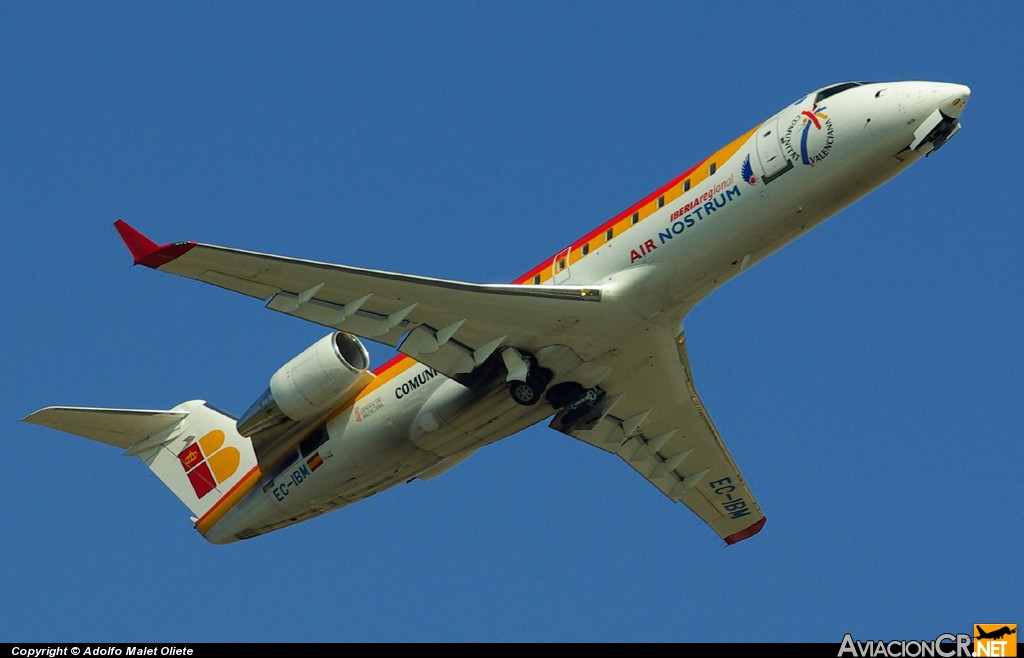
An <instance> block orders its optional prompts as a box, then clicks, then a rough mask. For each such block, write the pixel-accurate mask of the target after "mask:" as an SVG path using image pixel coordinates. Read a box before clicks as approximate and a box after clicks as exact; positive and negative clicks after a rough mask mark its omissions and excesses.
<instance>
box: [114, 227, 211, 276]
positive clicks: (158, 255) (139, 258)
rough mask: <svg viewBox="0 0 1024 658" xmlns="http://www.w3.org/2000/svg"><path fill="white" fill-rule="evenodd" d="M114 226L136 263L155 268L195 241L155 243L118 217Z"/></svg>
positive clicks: (182, 251)
mask: <svg viewBox="0 0 1024 658" xmlns="http://www.w3.org/2000/svg"><path fill="white" fill-rule="evenodd" d="M114 228H116V229H117V232H118V233H119V234H120V235H121V239H122V240H124V244H125V246H127V247H128V251H130V252H132V257H134V258H135V264H136V265H145V266H146V267H152V268H153V269H157V268H158V267H160V266H161V265H166V264H167V263H169V262H171V261H172V260H174V259H175V258H178V257H179V256H181V255H183V254H184V253H185V252H187V251H188V250H189V249H191V248H192V247H194V246H196V243H195V242H176V243H174V244H162V245H161V244H157V243H155V242H153V241H152V240H150V239H149V238H147V237H146V236H145V235H143V234H142V233H139V232H138V231H136V230H135V229H134V228H133V227H132V226H131V225H130V224H129V223H128V222H126V221H124V220H123V219H119V220H117V221H116V222H114Z"/></svg>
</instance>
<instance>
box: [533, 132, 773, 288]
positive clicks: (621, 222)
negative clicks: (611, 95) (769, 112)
mask: <svg viewBox="0 0 1024 658" xmlns="http://www.w3.org/2000/svg"><path fill="white" fill-rule="evenodd" d="M759 127H760V126H757V127H754V128H751V129H750V130H749V131H747V132H746V133H745V134H743V135H740V136H739V137H737V138H736V139H734V140H733V141H731V142H729V143H728V144H727V145H725V146H724V147H722V148H720V149H719V150H718V151H716V152H715V153H713V154H712V155H710V156H708V157H707V158H704V159H703V160H701V161H700V162H698V163H697V164H695V165H694V166H692V167H690V168H689V169H687V170H686V171H684V172H683V173H681V174H679V175H678V176H676V177H675V178H673V179H672V180H670V181H669V182H667V183H665V184H664V185H662V186H661V187H659V188H658V189H657V190H655V191H654V192H651V193H650V194H648V195H647V196H645V197H644V198H643V199H641V200H640V201H637V202H636V203H634V204H633V205H631V206H630V207H628V208H626V209H625V210H623V211H622V212H620V213H619V214H617V215H615V216H614V217H612V218H611V219H609V220H608V221H606V222H605V223H604V224H601V225H600V226H598V227H597V228H595V229H594V230H593V231H590V232H589V233H587V234H586V235H584V236H583V237H582V238H580V239H579V240H577V241H576V242H573V243H572V246H571V247H570V248H569V261H568V263H567V265H572V264H573V263H578V262H579V261H581V260H582V259H583V258H584V257H585V255H584V254H583V251H582V250H583V245H585V244H588V243H589V244H590V249H589V252H590V253H593V252H594V251H595V250H597V248H598V247H601V246H603V245H604V244H606V243H607V242H608V240H607V239H606V238H605V232H606V231H607V230H608V229H614V236H615V237H617V236H619V235H621V234H622V232H623V231H625V230H627V229H629V228H631V227H632V226H635V224H633V213H637V214H638V221H637V224H639V223H640V222H641V221H643V220H644V219H647V218H648V217H650V216H651V215H653V214H654V213H655V212H657V211H658V210H660V208H658V205H657V200H658V197H660V196H662V195H664V197H665V205H666V206H667V205H668V204H669V203H671V202H673V201H675V200H676V199H678V198H679V197H681V196H685V195H686V194H689V193H691V192H695V191H696V190H695V189H694V188H696V187H697V186H698V185H699V184H701V183H703V182H704V181H705V180H707V179H708V178H709V177H710V176H711V175H712V174H709V173H708V168H707V167H704V166H702V165H704V164H705V163H710V162H714V163H715V164H716V165H718V170H719V171H720V170H721V165H723V164H725V162H727V161H728V160H729V158H731V157H732V156H733V155H735V154H736V151H738V150H739V149H740V146H742V145H743V143H744V142H746V141H747V139H749V138H750V136H751V135H753V134H754V131H755V130H757V128H759ZM686 179H689V180H690V189H689V190H688V191H686V192H683V189H682V183H683V181H685V180H686ZM564 253H565V250H564V249H563V250H562V251H559V252H558V253H557V254H553V255H552V256H551V258H548V259H547V260H546V261H544V262H542V263H541V264H539V265H537V266H536V267H534V268H533V269H531V270H530V271H528V272H526V274H523V275H522V276H520V277H519V278H517V279H515V280H514V281H513V283H519V284H531V283H533V281H534V278H535V277H537V276H538V275H539V276H540V283H545V282H547V281H549V280H551V277H552V271H551V263H552V262H553V261H554V259H555V258H557V257H559V256H561V255H562V254H564Z"/></svg>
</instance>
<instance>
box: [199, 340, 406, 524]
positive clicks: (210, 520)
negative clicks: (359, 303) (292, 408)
mask: <svg viewBox="0 0 1024 658" xmlns="http://www.w3.org/2000/svg"><path fill="white" fill-rule="evenodd" d="M417 363H418V362H417V361H415V360H414V359H412V358H411V357H408V356H406V355H404V354H399V355H397V356H395V357H394V358H393V359H391V360H390V361H388V362H387V363H385V364H384V365H382V366H380V367H379V368H377V370H375V371H374V372H372V373H366V374H368V375H369V376H370V377H373V380H372V381H370V382H369V383H368V384H367V385H366V387H365V388H363V389H362V390H361V391H360V392H359V393H357V394H356V395H354V396H352V397H350V398H349V399H348V400H346V401H345V402H343V403H341V404H340V405H338V408H337V409H335V410H334V411H332V412H331V413H330V414H329V415H328V416H327V417H326V418H325V419H324V422H325V423H326V422H328V421H330V420H331V419H333V418H336V417H337V416H339V415H341V414H342V413H343V412H344V411H345V410H346V409H348V408H349V407H351V406H352V405H353V404H355V403H356V402H357V401H359V400H361V399H363V398H364V397H366V396H367V395H369V394H370V393H372V392H373V391H375V390H377V389H378V388H380V387H381V386H383V385H384V384H386V383H387V382H389V381H391V380H392V379H394V378H395V377H397V376H398V375H400V374H402V373H403V372H405V371H406V370H408V369H409V368H410V367H412V366H413V365H415V364H417ZM302 438H304V437H299V438H297V439H296V441H295V443H298V442H299V441H301V440H302ZM286 454H287V453H286ZM262 475H263V473H262V471H260V469H259V466H254V467H253V468H252V470H251V471H249V472H248V473H247V474H246V475H245V477H243V478H242V479H241V480H239V481H238V483H237V484H235V486H233V487H231V489H230V490H228V492H227V493H226V494H225V495H224V496H223V497H221V499H220V500H218V501H217V502H216V503H214V504H213V507H211V508H210V510H209V511H208V512H207V513H206V514H204V515H203V516H202V518H200V519H199V520H198V521H196V525H195V527H196V529H197V530H199V532H200V533H202V534H203V535H205V534H206V533H207V532H208V531H209V530H210V528H212V527H213V526H214V525H216V523H217V522H218V521H220V520H221V519H222V518H224V515H225V514H227V513H228V511H229V510H230V509H231V508H232V507H234V506H235V505H236V504H237V503H238V501H240V500H241V499H242V498H243V497H245V495H246V494H247V493H249V492H250V491H252V489H253V488H254V487H255V486H256V485H257V484H258V483H259V481H260V477H261V476H262Z"/></svg>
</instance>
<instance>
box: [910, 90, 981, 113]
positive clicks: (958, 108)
mask: <svg viewBox="0 0 1024 658" xmlns="http://www.w3.org/2000/svg"><path fill="white" fill-rule="evenodd" d="M906 92H907V96H906V102H907V103H908V104H909V106H910V107H912V108H914V110H915V111H917V112H923V113H925V114H927V113H930V112H934V111H935V110H942V113H943V114H945V115H946V116H948V117H950V118H953V119H956V118H958V117H959V116H960V113H961V112H963V109H964V106H965V105H966V104H967V99H968V98H970V96H971V88H970V87H968V86H966V85H961V84H955V83H952V82H912V83H909V84H908V85H907V88H906Z"/></svg>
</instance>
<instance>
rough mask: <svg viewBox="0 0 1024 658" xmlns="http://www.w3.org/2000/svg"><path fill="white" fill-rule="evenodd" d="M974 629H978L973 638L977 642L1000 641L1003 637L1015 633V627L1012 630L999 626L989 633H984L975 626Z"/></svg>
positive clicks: (980, 628)
mask: <svg viewBox="0 0 1024 658" xmlns="http://www.w3.org/2000/svg"><path fill="white" fill-rule="evenodd" d="M975 628H976V629H978V634H977V635H975V636H974V637H975V639H978V640H1001V639H1003V637H1004V636H1006V635H1013V634H1014V633H1016V632H1017V628H1016V626H1015V627H1014V628H1012V629H1011V628H1010V627H1009V626H1001V627H999V628H996V629H994V630H991V631H986V630H985V629H984V628H982V627H981V626H977V625H975Z"/></svg>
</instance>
